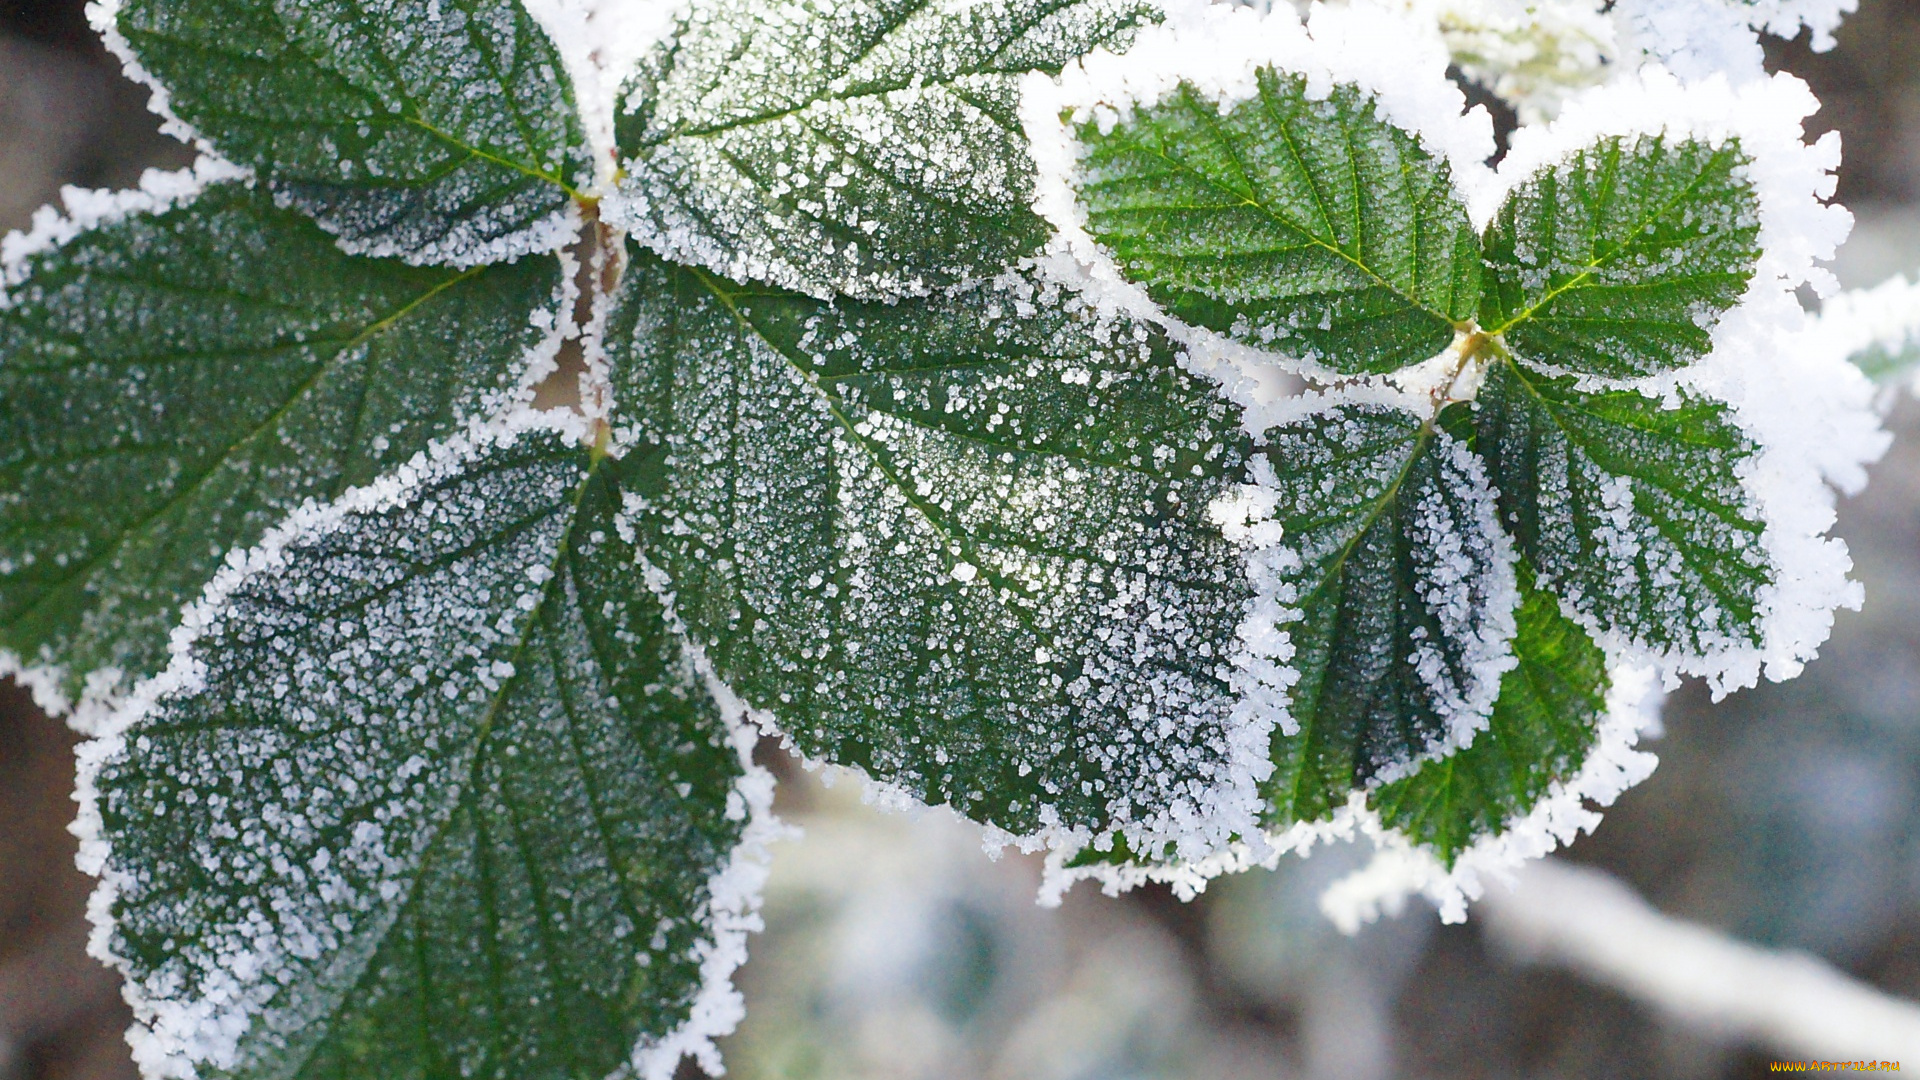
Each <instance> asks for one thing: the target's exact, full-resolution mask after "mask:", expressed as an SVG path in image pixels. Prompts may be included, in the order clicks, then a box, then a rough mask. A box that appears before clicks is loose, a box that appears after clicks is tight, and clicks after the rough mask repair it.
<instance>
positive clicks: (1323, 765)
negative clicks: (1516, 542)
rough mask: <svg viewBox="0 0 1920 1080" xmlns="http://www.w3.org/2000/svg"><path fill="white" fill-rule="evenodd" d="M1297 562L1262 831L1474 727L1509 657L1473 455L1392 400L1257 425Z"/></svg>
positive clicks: (1288, 579)
mask: <svg viewBox="0 0 1920 1080" xmlns="http://www.w3.org/2000/svg"><path fill="white" fill-rule="evenodd" d="M1267 444H1268V445H1267V457H1268V459H1269V460H1270V461H1271V462H1272V464H1273V470H1274V473H1275V474H1276V475H1277V477H1278V479H1279V484H1278V486H1277V488H1276V494H1277V495H1278V497H1279V503H1278V505H1277V507H1276V510H1275V520H1277V521H1278V522H1279V523H1280V525H1281V527H1282V529H1283V530H1284V535H1285V537H1286V541H1285V542H1286V543H1287V544H1288V545H1289V546H1290V547H1292V548H1293V550H1294V552H1295V554H1296V555H1297V556H1298V559H1297V561H1296V563H1295V565H1293V566H1292V567H1291V568H1290V569H1289V570H1288V571H1287V572H1286V573H1284V574H1283V580H1284V581H1285V583H1286V584H1287V585H1289V586H1291V587H1292V589H1293V590H1294V598H1293V600H1292V606H1293V607H1294V608H1296V609H1297V610H1298V612H1299V615H1298V618H1297V620H1296V621H1295V622H1293V623H1292V624H1291V625H1289V626H1288V628H1287V629H1288V632H1289V633H1290V634H1291V635H1292V639H1293V645H1294V649H1295V653H1294V659H1293V667H1294V668H1295V669H1296V670H1298V671H1299V673H1300V679H1299V682H1298V683H1296V684H1295V685H1294V688H1293V695H1292V703H1291V708H1290V712H1291V716H1292V725H1291V726H1292V727H1293V733H1292V734H1289V733H1288V732H1287V731H1285V730H1281V729H1276V730H1275V732H1274V735H1273V746H1272V753H1273V761H1274V766H1275V768H1274V773H1273V776H1272V777H1271V778H1270V779H1269V780H1268V781H1267V783H1266V785H1265V789H1264V790H1265V792H1266V795H1267V800H1268V806H1267V812H1268V814H1269V820H1268V822H1267V824H1268V825H1269V826H1270V827H1276V828H1277V827H1284V826H1286V825H1288V824H1290V823H1292V822H1296V821H1311V820H1315V819H1318V818H1322V817H1325V816H1326V815H1328V814H1330V813H1331V812H1332V811H1334V810H1337V809H1339V808H1340V807H1341V806H1343V805H1345V803H1346V801H1347V795H1348V793H1349V792H1350V791H1352V790H1353V789H1354V788H1355V787H1357V786H1361V785H1365V784H1367V783H1369V782H1372V781H1375V780H1384V779H1387V778H1390V777H1393V776H1397V775H1402V774H1404V773H1405V772H1407V771H1408V770H1409V768H1410V766H1412V765H1413V763H1415V762H1417V761H1419V760H1421V759H1423V758H1427V757H1430V756H1433V755H1436V754H1439V753H1443V752H1445V751H1446V750H1447V749H1450V748H1451V747H1453V746H1458V745H1461V744H1462V743H1464V742H1465V741H1466V739H1467V738H1468V737H1469V736H1470V735H1471V733H1472V731H1473V730H1474V728H1475V727H1478V726H1480V725H1481V724H1482V722H1483V721H1484V719H1485V718H1486V716H1487V714H1488V712H1489V711H1490V710H1491V708H1492V705H1493V699H1494V695H1495V694H1496V693H1497V692H1498V688H1499V681H1500V673H1501V672H1502V671H1504V670H1505V669H1506V668H1507V667H1509V666H1511V662H1512V661H1511V657H1510V654H1509V639H1510V638H1511V637H1512V634H1513V606H1514V603H1515V601H1516V593H1515V585H1514V577H1513V574H1514V571H1513V564H1512V558H1513V557H1512V553H1511V551H1510V550H1509V549H1508V548H1507V546H1506V540H1505V538H1504V537H1502V536H1501V535H1500V533H1499V526H1498V524H1497V523H1496V522H1495V520H1494V515H1493V492H1492V491H1490V490H1489V489H1488V487H1487V483H1486V478H1485V477H1484V476H1483V475H1482V474H1481V472H1480V470H1479V466H1478V463H1477V462H1476V461H1475V460H1474V459H1473V457H1472V455H1471V454H1469V453H1468V452H1467V450H1466V447H1465V446H1464V444H1462V443H1460V442H1458V441H1456V440H1455V439H1454V438H1453V437H1452V436H1450V435H1448V434H1447V433H1446V432H1444V431H1437V430H1435V429H1434V428H1433V427H1432V426H1431V425H1428V424H1426V423H1423V422H1422V421H1421V420H1420V419H1419V418H1418V417H1416V416H1414V415H1412V414H1409V413H1406V412H1403V411H1401V410H1399V409H1397V408H1390V407H1386V406H1376V405H1360V404H1346V405H1336V406H1334V407H1332V408H1330V409H1328V410H1326V411H1325V412H1322V413H1319V414H1316V415H1313V416H1309V417H1306V418H1303V419H1301V420H1297V421H1293V422H1291V423H1288V424H1286V425H1283V426H1281V427H1277V428H1274V429H1273V430H1271V431H1269V432H1268V433H1267Z"/></svg>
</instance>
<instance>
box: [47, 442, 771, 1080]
mask: <svg viewBox="0 0 1920 1080" xmlns="http://www.w3.org/2000/svg"><path fill="white" fill-rule="evenodd" d="M377 491H378V497H377V498H374V499H365V498H361V499H357V500H353V501H350V502H349V504H348V505H346V506H345V507H344V508H341V509H330V510H328V511H326V512H323V513H321V514H317V515H312V516H309V517H307V518H306V519H305V520H304V521H301V522H299V524H298V526H297V527H296V529H295V531H294V532H293V533H292V535H291V536H290V537H287V538H285V540H284V542H280V541H275V542H273V543H272V544H271V546H270V548H269V549H268V550H269V551H270V552H271V554H270V555H267V556H265V557H256V558H255V560H254V562H253V564H252V567H251V569H250V570H249V571H248V572H247V573H245V574H244V575H239V576H235V577H230V578H223V580H222V582H221V583H220V584H219V585H217V586H216V589H215V592H214V594H213V595H212V597H211V598H210V606H208V607H207V608H205V609H203V610H202V611H201V613H200V618H199V619H198V620H196V621H195V622H194V623H193V625H195V626H196V627H197V628H198V633H199V637H198V639H197V640H196V641H194V642H193V643H192V645H191V651H190V652H189V653H186V654H183V655H182V656H181V657H180V658H179V659H178V660H176V663H175V666H174V667H173V668H170V669H169V673H168V674H167V675H166V676H164V677H163V678H162V679H161V680H160V681H159V682H157V683H156V684H155V685H154V687H153V688H152V689H150V690H149V691H147V692H148V693H149V694H151V695H153V696H152V697H151V698H150V700H149V701H148V702H147V703H146V704H145V706H144V707H143V708H142V709H141V710H140V711H139V712H138V713H137V714H136V715H135V718H134V720H133V723H132V726H131V727H130V728H129V729H127V730H125V731H122V732H117V733H115V734H112V735H109V736H107V737H105V738H103V739H101V740H99V741H97V742H95V743H93V744H91V745H90V746H89V747H88V748H87V750H86V751H85V752H84V755H85V757H86V759H87V765H86V766H85V772H84V774H83V790H86V791H87V792H88V793H89V796H90V801H89V802H88V804H87V809H86V810H85V811H84V812H83V820H85V821H87V822H88V823H89V825H90V826H91V828H92V829H93V830H95V835H94V837H92V838H91V839H89V840H88V842H87V850H88V852H89V855H88V858H91V859H93V860H95V861H96V862H98V863H99V864H100V867H99V868H100V869H101V871H102V876H103V885H102V889H103V898H104V899H105V900H106V901H107V903H108V906H107V908H106V913H107V915H108V916H109V917H110V918H111V919H112V923H111V926H110V930H109V937H108V939H107V940H108V943H109V950H110V952H111V953H112V954H113V956H114V957H115V958H116V960H117V962H118V963H119V964H120V965H121V966H122V967H123V969H124V970H125V971H126V972H127V974H128V985H129V988H130V1000H132V1002H133V1003H134V1007H135V1015H136V1018H137V1020H138V1021H139V1026H137V1027H136V1029H135V1034H134V1040H133V1041H134V1044H135V1046H136V1047H138V1050H137V1053H138V1055H139V1056H140V1057H141V1058H142V1061H143V1064H144V1065H145V1066H146V1067H147V1068H148V1069H149V1071H155V1072H158V1071H162V1070H164V1069H172V1070H176V1071H177V1070H179V1069H180V1068H182V1067H191V1068H193V1069H195V1070H197V1073H198V1075H200V1076H202V1077H207V1078H209V1080H212V1078H215V1077H222V1078H242V1077H245V1078H253V1077H261V1078H266V1077H274V1078H283V1077H297V1078H301V1080H322V1078H333V1077H339V1078H343V1080H344V1078H348V1077H368V1076H380V1077H391V1078H396V1080H399V1078H409V1077H412V1078H421V1080H425V1078H428V1077H440V1076H447V1075H462V1076H476V1077H495V1078H510V1077H511V1078H518V1077H526V1076H569V1077H588V1076H592V1077H600V1076H606V1075H610V1074H612V1073H614V1072H615V1071H617V1070H619V1069H621V1068H622V1067H623V1066H625V1065H626V1064H627V1063H628V1062H629V1061H630V1060H631V1059H632V1058H633V1057H634V1056H635V1050H636V1047H639V1048H640V1049H641V1051H642V1057H643V1058H644V1056H645V1050H646V1048H648V1047H651V1046H655V1045H658V1044H660V1043H661V1042H662V1041H663V1040H666V1039H667V1037H668V1036H670V1035H672V1034H674V1033H675V1032H676V1031H679V1030H682V1029H686V1028H687V1027H688V1024H689V1018H690V1015H691V1013H692V1007H693V1004H694V1002H695V1000H696V999H697V998H698V997H699V996H700V995H701V994H702V993H703V991H704V990H705V989H706V988H705V985H704V980H703V972H702V970H701V961H702V958H703V956H704V955H705V953H706V952H708V951H710V950H711V949H712V948H713V942H714V939H715V938H716V935H717V930H716V926H715V922H714V920H715V919H717V918H720V917H723V916H724V915H726V914H727V913H729V912H732V913H734V914H740V913H741V912H739V911H738V910H737V909H738V906H739V898H736V897H730V896H721V895H715V892H714V889H713V887H712V883H713V882H714V881H715V879H716V875H718V874H719V873H720V872H721V871H723V870H724V869H726V868H727V867H728V865H729V863H730V860H732V858H733V856H734V850H735V848H736V846H737V845H738V844H739V843H740V842H741V840H742V838H743V835H744V833H745V831H746V829H747V827H748V822H747V820H746V817H747V815H746V813H745V811H746V809H747V805H748V802H750V801H751V800H748V799H745V798H743V794H742V791H743V789H742V787H741V783H742V781H743V778H744V774H743V772H742V760H741V756H740V750H739V748H738V747H737V746H736V745H734V744H733V742H732V737H731V735H730V732H729V730H728V728H727V725H726V724H725V723H724V722H723V720H722V718H721V717H720V715H719V714H718V712H717V710H716V708H715V706H714V705H713V702H712V699H711V698H710V697H709V696H708V695H707V694H706V693H705V691H704V689H702V688H701V687H700V686H698V684H697V681H696V680H695V678H694V677H693V675H692V671H691V668H690V667H689V666H688V665H687V664H686V662H685V660H684V658H683V657H682V655H681V647H680V644H679V642H678V639H677V638H675V637H674V636H673V635H672V634H671V632H670V631H669V630H668V628H667V624H666V621H665V617H664V616H665V613H664V611H663V610H662V609H661V607H660V606H659V603H658V601H656V600H655V599H654V598H653V596H652V595H651V594H650V593H649V592H647V590H646V589H645V587H644V586H642V585H640V584H639V580H638V576H637V571H636V569H635V565H634V558H635V555H634V552H633V550H632V549H631V548H629V547H627V546H626V545H625V544H624V543H623V542H622V541H620V539H619V538H618V534H617V530H616V528H615V523H614V518H615V516H616V514H617V512H618V508H619V496H618V493H617V491H616V490H615V489H614V488H613V486H612V485H611V483H610V476H609V475H608V472H607V470H606V468H605V467H604V463H601V465H599V466H598V467H596V464H595V463H594V462H593V461H592V460H591V459H590V457H589V454H588V452H587V451H586V450H584V449H582V448H580V447H579V446H577V445H574V444H572V443H571V440H569V439H562V438H560V437H557V436H556V435H554V434H552V433H549V432H535V433H532V434H526V435H522V436H521V437H520V438H519V439H518V441H516V442H511V443H509V444H507V445H494V446H487V445H484V444H483V445H482V446H480V447H479V448H477V449H475V448H468V452H467V453H465V454H457V453H456V454H445V455H442V456H440V457H438V458H437V459H436V460H434V461H432V462H430V463H427V464H425V465H422V466H417V467H414V469H413V471H412V473H411V475H409V476H408V477H406V478H405V479H403V480H402V481H401V482H400V483H387V484H385V485H384V486H383V487H382V488H380V489H377ZM241 763H244V766H242V764H241ZM725 944H730V945H732V946H733V947H736V948H737V946H738V942H731V943H725ZM723 947H725V946H724V944H723ZM703 1034H711V1032H710V1031H709V1032H704V1033H703ZM671 1053H673V1054H674V1055H676V1056H677V1054H678V1047H677V1046H676V1047H675V1048H674V1049H673V1050H672V1051H671ZM671 1065H672V1062H670V1061H669V1062H666V1063H665V1068H664V1069H663V1068H662V1067H661V1064H660V1063H658V1062H646V1068H645V1071H646V1072H647V1073H649V1074H657V1075H667V1074H668V1072H670V1071H671Z"/></svg>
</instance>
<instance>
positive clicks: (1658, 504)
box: [1473, 361, 1774, 655]
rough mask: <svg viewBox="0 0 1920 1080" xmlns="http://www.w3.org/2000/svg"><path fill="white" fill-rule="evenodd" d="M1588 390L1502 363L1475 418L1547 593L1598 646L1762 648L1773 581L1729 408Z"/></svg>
mask: <svg viewBox="0 0 1920 1080" xmlns="http://www.w3.org/2000/svg"><path fill="white" fill-rule="evenodd" d="M1674 394H1675V396H1676V397H1677V402H1676V403H1669V402H1663V401H1661V400H1658V399H1654V398H1648V397H1645V396H1642V395H1641V394H1638V393H1635V392H1633V391H1628V390H1622V391H1613V392H1605V393H1583V392H1581V391H1580V390H1577V389H1575V387H1574V380H1573V379H1572V378H1571V377H1563V378H1558V379H1555V378H1548V377H1545V376H1542V375H1538V374H1535V373H1533V372H1531V371H1529V370H1527V369H1526V368H1525V367H1524V366H1522V365H1517V364H1513V363H1509V362H1506V361H1497V362H1496V363H1495V364H1494V365H1493V366H1492V368H1491V369H1490V370H1489V371H1488V373H1487V379H1486V383H1485V385H1484V386H1483V387H1482V388H1481V390H1480V396H1479V399H1478V401H1477V403H1476V406H1475V411H1474V420H1473V423H1474V428H1475V432H1476V434H1475V445H1476V448H1477V449H1478V450H1479V452H1480V454H1481V455H1482V456H1483V457H1484V458H1485V459H1486V461H1487V466H1488V470H1489V472H1490V473H1491V474H1492V477H1493V483H1494V486H1495V487H1497V488H1498V489H1499V491H1500V510H1501V517H1502V519H1503V520H1504V521H1505V523H1506V525H1507V528H1508V530H1509V531H1511V532H1512V534H1513V538H1514V544H1515V546H1516V547H1517V548H1518V549H1519V551H1520V554H1521V555H1522V557H1524V558H1525V559H1526V560H1527V562H1528V563H1529V564H1530V565H1532V566H1533V567H1534V569H1536V570H1538V571H1539V573H1540V575H1541V584H1542V585H1543V586H1545V587H1547V588H1549V589H1551V590H1552V591H1554V592H1556V593H1558V594H1559V595H1560V596H1562V597H1564V598H1565V599H1566V600H1567V601H1568V602H1569V603H1570V604H1572V605H1573V607H1574V608H1575V609H1576V610H1577V611H1579V612H1580V613H1581V614H1582V615H1584V616H1585V617H1586V618H1587V619H1590V620H1591V625H1592V626H1593V627H1594V628H1595V629H1597V630H1598V631H1599V632H1600V633H1601V634H1602V635H1603V636H1604V635H1608V634H1617V635H1620V636H1621V637H1622V638H1623V639H1624V640H1625V641H1629V642H1632V643H1634V644H1636V645H1638V646H1641V647H1645V648H1651V649H1653V650H1655V651H1657V652H1660V653H1685V654H1693V655H1699V654H1702V653H1708V652H1718V651H1723V650H1725V649H1726V648H1728V647H1730V646H1737V645H1743V644H1758V643H1759V641H1760V626H1759V623H1760V612H1759V610H1758V603H1759V595H1760V592H1761V590H1762V589H1763V588H1765V587H1766V586H1767V585H1768V584H1769V583H1770V582H1771V581H1772V580H1773V576H1774V572H1773V568H1772V566H1771V563H1770V560H1769V559H1768V557H1767V555H1766V552H1765V550H1764V549H1763V548H1762V547H1761V543H1760V535H1761V531H1762V523H1761V520H1760V514H1759V509H1758V507H1756V506H1755V505H1754V502H1753V499H1752V497H1751V496H1750V495H1749V494H1748V493H1747V492H1746V491H1745V490H1744V489H1743V488H1742V487H1741V485H1740V480H1739V477H1738V475H1737V470H1738V469H1739V467H1740V466H1741V464H1742V463H1743V462H1744V461H1746V460H1747V459H1748V458H1749V457H1750V456H1751V455H1752V454H1753V453H1754V451H1755V448H1754V446H1753V445H1752V444H1751V443H1750V442H1749V441H1748V440H1747V438H1746V436H1745V435H1743V434H1742V433H1741V432H1740V430H1739V429H1738V428H1737V427H1735V426H1734V424H1733V422H1732V420H1731V418H1730V416H1729V410H1728V408H1727V406H1726V405H1724V404H1721V403H1720V402H1717V401H1712V400H1709V399H1706V398H1702V397H1699V396H1696V395H1694V394H1692V393H1690V392H1685V391H1675V392H1674Z"/></svg>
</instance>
